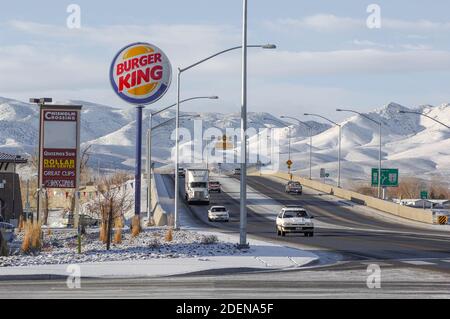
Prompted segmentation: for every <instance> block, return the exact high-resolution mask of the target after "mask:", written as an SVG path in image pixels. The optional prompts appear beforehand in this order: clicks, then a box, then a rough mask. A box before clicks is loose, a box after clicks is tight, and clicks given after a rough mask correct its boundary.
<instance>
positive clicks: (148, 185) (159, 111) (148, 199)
mask: <svg viewBox="0 0 450 319" xmlns="http://www.w3.org/2000/svg"><path fill="white" fill-rule="evenodd" d="M177 83H178V79H177ZM218 98H219V97H218V96H214V95H213V96H195V97H191V98H188V99H184V100H181V101H179V104H181V103H184V102H188V101H192V100H201V99H211V100H217V99H218ZM177 105H178V100H177V103H174V104H171V105H169V106H166V107H164V108H162V109H160V110H158V111H155V112H151V113H150V124H149V131H148V132H147V140H148V141H147V147H148V154H147V192H148V193H147V216H148V217H149V211H150V205H151V203H150V200H151V189H150V187H151V161H152V150H151V141H149V140H150V139H151V138H152V128H153V117H154V116H155V115H157V114H159V113H162V112H164V111H166V110H168V109H170V108H172V107H174V106H177ZM178 117H179V116H177V118H178ZM172 120H173V119H172ZM166 122H168V121H166ZM162 124H164V123H162ZM162 124H159V125H158V126H160V125H162ZM155 128H156V127H155ZM153 129H154V128H153ZM177 136H178V133H177ZM177 162H178V161H177ZM176 169H178V168H176ZM175 183H177V181H175ZM175 211H176V210H175Z"/></svg>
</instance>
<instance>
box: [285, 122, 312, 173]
mask: <svg viewBox="0 0 450 319" xmlns="http://www.w3.org/2000/svg"><path fill="white" fill-rule="evenodd" d="M280 118H282V119H291V120H294V121H297V122H298V123H299V124H302V125H304V126H306V127H307V128H308V131H309V179H312V126H311V125H309V124H308V123H305V122H303V121H300V120H299V119H297V118H295V117H292V116H280Z"/></svg>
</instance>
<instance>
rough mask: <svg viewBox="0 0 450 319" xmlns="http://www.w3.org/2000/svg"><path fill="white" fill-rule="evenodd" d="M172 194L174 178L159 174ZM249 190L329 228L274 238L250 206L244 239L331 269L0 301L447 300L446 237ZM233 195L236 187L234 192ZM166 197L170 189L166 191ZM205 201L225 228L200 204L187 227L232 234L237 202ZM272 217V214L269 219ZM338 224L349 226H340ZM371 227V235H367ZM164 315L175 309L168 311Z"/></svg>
mask: <svg viewBox="0 0 450 319" xmlns="http://www.w3.org/2000/svg"><path fill="white" fill-rule="evenodd" d="M164 183H165V184H166V186H168V189H169V190H170V189H171V187H172V189H173V180H172V179H171V178H170V177H169V176H164ZM249 185H250V186H251V187H253V188H254V189H255V190H257V191H258V192H261V193H263V194H265V195H267V196H269V197H271V198H273V199H276V201H278V202H280V204H293V203H295V204H301V205H304V206H305V207H306V208H307V209H309V210H310V212H311V213H312V214H313V215H315V217H316V218H317V220H319V221H320V220H322V221H323V222H326V223H327V224H331V225H335V226H336V229H333V228H331V229H328V228H319V229H317V230H316V235H315V237H313V238H310V237H303V236H300V235H288V236H287V237H278V236H276V233H275V231H274V222H273V220H270V219H269V218H267V215H265V216H263V214H261V213H259V212H258V211H257V208H256V209H255V210H252V209H250V210H249V212H248V231H249V235H251V236H253V237H256V238H262V239H265V240H268V241H275V242H277V243H285V244H286V245H289V246H294V247H299V248H303V249H310V250H312V251H314V252H317V253H319V254H321V253H323V254H325V255H329V254H330V253H331V254H338V255H340V256H342V258H343V260H342V261H340V262H338V263H335V264H324V265H315V266H311V267H306V268H301V269H296V270H292V271H279V272H271V273H267V272H256V273H247V274H220V273H218V274H215V275H211V274H209V275H205V274H203V275H202V274H198V275H196V276H194V275H187V276H174V277H165V278H125V279H82V281H81V288H80V289H68V288H67V286H66V282H65V279H64V278H62V279H57V280H34V281H0V298H20V299H23V298H27V299H28V298H182V299H185V298H200V299H202V298H217V299H223V298H231V299H233V298H237V299H242V298H267V299H277V298H449V297H450V253H448V251H449V249H448V248H449V247H450V246H449V242H450V239H449V235H448V233H442V232H435V231H429V230H422V229H416V228H413V227H408V226H404V225H398V224H391V223H386V222H384V221H380V220H377V219H373V218H370V217H367V216H365V215H364V214H359V213H355V212H353V211H351V210H349V209H348V207H346V206H345V205H344V204H342V205H341V204H336V202H330V201H327V200H325V199H324V198H323V197H321V196H319V195H317V194H315V193H314V192H311V193H310V192H309V191H306V192H305V193H304V195H301V196H296V195H288V194H285V193H284V191H283V190H284V188H283V185H282V184H281V183H278V182H275V181H272V180H266V179H261V178H259V177H250V178H249ZM237 191H238V190H237ZM169 195H170V197H172V198H173V191H172V192H171V193H170V194H169ZM211 204H222V205H225V206H227V207H228V208H229V209H230V211H231V221H230V222H229V223H212V222H209V221H208V220H207V215H206V211H207V208H208V207H207V206H195V205H191V206H189V207H187V205H186V207H187V208H188V210H187V211H188V212H189V214H190V215H189V216H186V217H187V218H190V220H189V221H190V222H191V223H196V224H197V225H198V226H201V227H203V228H206V229H210V228H211V229H213V228H214V229H216V230H220V231H225V232H238V230H239V203H238V202H237V201H236V200H235V199H233V198H232V197H231V196H230V195H229V194H225V193H221V194H212V203H211ZM276 213H277V212H274V214H276ZM342 226H346V227H349V226H350V227H352V228H353V229H351V230H349V229H343V228H342ZM367 229H369V230H373V231H367ZM372 264H377V265H378V266H379V267H380V271H381V272H380V277H379V278H380V282H379V283H380V288H376V289H370V288H369V287H368V285H367V280H368V276H369V275H370V274H371V273H370V272H368V271H367V270H368V266H369V265H372ZM167 311H169V312H170V311H174V310H172V309H167Z"/></svg>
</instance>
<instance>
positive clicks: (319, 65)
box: [249, 49, 450, 77]
mask: <svg viewBox="0 0 450 319" xmlns="http://www.w3.org/2000/svg"><path fill="white" fill-rule="evenodd" d="M267 55H270V56H272V59H270V61H272V62H271V63H270V64H268V63H267V61H268V57H267ZM249 63H250V65H251V66H253V69H254V70H255V72H257V73H258V74H260V75H267V74H271V75H272V76H274V77H279V76H302V75H335V74H342V75H349V74H362V75H363V74H366V73H371V74H375V73H377V74H381V73H386V74H390V73H403V72H428V71H444V70H450V52H447V51H437V50H401V51H386V50H380V49H361V50H336V51H308V52H305V51H301V52H292V51H277V52H270V53H269V52H265V53H259V54H256V55H255V56H254V57H253V58H252V59H251V60H249ZM257 66H260V67H259V68H257ZM262 66H263V67H262Z"/></svg>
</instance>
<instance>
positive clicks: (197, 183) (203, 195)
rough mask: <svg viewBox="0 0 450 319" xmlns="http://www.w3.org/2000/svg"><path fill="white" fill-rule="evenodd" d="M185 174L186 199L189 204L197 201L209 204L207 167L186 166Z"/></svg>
mask: <svg viewBox="0 0 450 319" xmlns="http://www.w3.org/2000/svg"><path fill="white" fill-rule="evenodd" d="M185 175H186V176H185V183H184V190H185V197H186V201H187V202H188V203H189V204H191V203H193V202H197V203H203V204H206V205H209V190H208V180H209V171H208V170H207V169H195V168H188V169H186V172H185Z"/></svg>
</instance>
